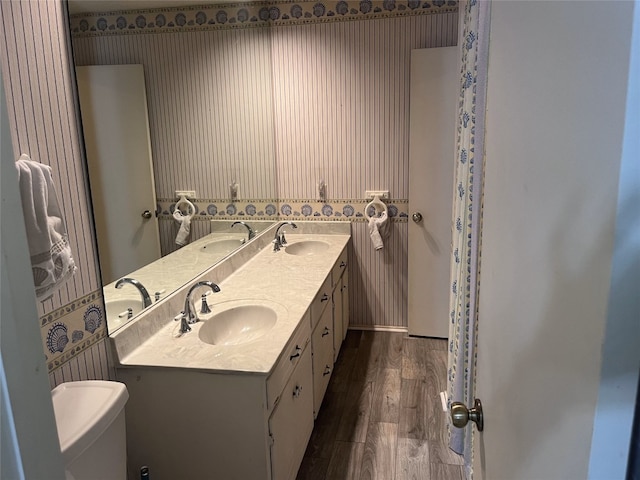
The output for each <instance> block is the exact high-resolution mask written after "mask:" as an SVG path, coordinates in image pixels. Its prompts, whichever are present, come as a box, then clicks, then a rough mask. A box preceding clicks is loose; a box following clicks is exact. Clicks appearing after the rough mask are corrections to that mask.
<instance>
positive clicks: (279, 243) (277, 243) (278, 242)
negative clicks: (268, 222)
mask: <svg viewBox="0 0 640 480" xmlns="http://www.w3.org/2000/svg"><path fill="white" fill-rule="evenodd" d="M285 225H291V227H292V228H298V226H297V225H296V224H295V223H293V222H282V223H281V224H280V225H278V228H276V235H275V238H274V239H273V251H274V252H277V251H279V250H280V247H284V246H285V245H286V244H287V239H286V238H284V233H280V230H282V227H284V226H285Z"/></svg>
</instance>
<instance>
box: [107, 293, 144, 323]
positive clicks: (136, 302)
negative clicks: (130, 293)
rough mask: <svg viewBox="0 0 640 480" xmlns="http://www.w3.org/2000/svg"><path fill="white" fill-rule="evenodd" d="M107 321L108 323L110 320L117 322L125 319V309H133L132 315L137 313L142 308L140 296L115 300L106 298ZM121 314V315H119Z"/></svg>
mask: <svg viewBox="0 0 640 480" xmlns="http://www.w3.org/2000/svg"><path fill="white" fill-rule="evenodd" d="M106 306H107V321H108V322H109V325H111V322H114V324H116V323H117V322H126V321H127V309H129V308H130V309H131V310H132V311H133V316H135V315H137V314H138V313H140V312H141V311H142V310H143V303H142V299H141V298H119V299H117V300H107V301H106ZM120 314H122V316H119V315H120Z"/></svg>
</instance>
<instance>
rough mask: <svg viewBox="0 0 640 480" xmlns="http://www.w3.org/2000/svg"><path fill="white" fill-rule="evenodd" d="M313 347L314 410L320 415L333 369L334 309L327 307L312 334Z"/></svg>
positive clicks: (315, 414) (315, 413)
mask: <svg viewBox="0 0 640 480" xmlns="http://www.w3.org/2000/svg"><path fill="white" fill-rule="evenodd" d="M311 346H312V348H313V411H314V416H315V417H317V416H318V412H319V411H320V405H321V404H322V398H323V397H324V393H325V392H326V391H327V385H328V384H329V378H331V372H332V371H333V309H331V308H326V309H325V310H324V313H323V314H322V316H321V317H320V321H319V322H318V325H317V326H316V329H315V330H314V331H313V334H312V335H311Z"/></svg>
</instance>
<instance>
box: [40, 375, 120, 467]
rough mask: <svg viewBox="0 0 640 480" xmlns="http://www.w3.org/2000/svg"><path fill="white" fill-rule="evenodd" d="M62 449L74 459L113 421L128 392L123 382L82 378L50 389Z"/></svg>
mask: <svg viewBox="0 0 640 480" xmlns="http://www.w3.org/2000/svg"><path fill="white" fill-rule="evenodd" d="M51 398H52V400H53V411H54V413H55V417H56V425H57V427H58V438H59V439H60V450H61V451H62V455H63V456H64V459H65V462H67V463H68V462H70V461H72V460H74V459H75V458H76V457H77V456H78V455H80V454H81V453H82V452H84V450H86V449H87V448H88V447H89V446H91V444H93V442H95V441H96V440H97V439H98V437H100V435H102V434H103V433H104V431H105V430H106V429H107V428H108V427H109V425H111V423H112V422H113V421H114V420H115V418H116V417H117V416H118V414H119V413H120V412H121V411H122V409H123V408H124V405H125V403H127V399H128V398H129V393H128V392H127V387H126V386H125V385H124V383H120V382H111V381H104V380H83V381H80V382H66V383H61V384H60V385H58V386H57V387H56V388H54V389H53V390H52V391H51Z"/></svg>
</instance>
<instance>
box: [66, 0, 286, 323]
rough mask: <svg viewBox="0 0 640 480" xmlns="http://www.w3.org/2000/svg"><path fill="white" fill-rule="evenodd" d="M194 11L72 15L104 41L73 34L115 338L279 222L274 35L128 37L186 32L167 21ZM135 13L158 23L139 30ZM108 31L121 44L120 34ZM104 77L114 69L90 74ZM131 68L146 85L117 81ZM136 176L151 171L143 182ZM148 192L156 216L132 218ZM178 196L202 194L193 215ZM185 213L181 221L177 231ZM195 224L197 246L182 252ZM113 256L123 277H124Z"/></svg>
mask: <svg viewBox="0 0 640 480" xmlns="http://www.w3.org/2000/svg"><path fill="white" fill-rule="evenodd" d="M191 3H195V4H199V5H202V4H203V3H206V2H202V1H201V2H191ZM227 3H229V2H227ZM188 4H189V3H188V2H184V1H183V2H179V1H176V2H173V3H172V2H171V1H167V0H163V1H157V2H149V1H144V2H132V1H122V2H111V1H108V2H97V1H93V0H86V1H85V0H75V1H70V2H69V13H70V15H71V25H72V32H73V23H74V17H75V18H78V17H79V16H82V17H83V18H86V17H87V16H88V17H90V18H93V19H94V20H95V24H94V25H92V28H93V31H94V32H95V34H81V35H78V34H75V35H74V34H73V33H72V48H73V56H74V62H75V66H76V72H77V78H78V85H79V90H80V91H79V99H80V102H79V103H80V108H81V116H82V122H83V130H84V136H85V143H86V151H87V158H88V164H89V168H88V170H89V174H90V184H91V190H92V197H93V204H94V217H95V223H96V229H97V234H98V248H99V256H100V262H101V270H102V277H103V278H102V281H103V285H104V295H105V303H106V305H107V323H108V327H109V331H110V332H113V331H114V330H115V329H116V328H118V327H119V326H121V325H123V324H125V323H126V321H128V320H129V319H131V318H133V317H134V316H135V315H136V314H137V313H139V311H141V310H142V309H143V308H144V307H145V304H148V301H145V296H146V294H148V298H149V300H150V301H151V302H154V301H156V300H158V299H162V298H164V297H166V296H167V295H169V294H170V293H172V292H173V291H175V290H176V289H177V288H179V287H181V286H183V285H184V284H185V283H187V282H189V281H190V280H191V279H193V278H194V277H195V276H196V275H198V274H199V273H201V272H202V271H203V270H205V269H206V268H209V267H210V266H212V265H213V264H214V263H216V262H217V261H219V260H221V259H222V258H224V257H226V256H227V255H228V254H229V253H231V252H232V251H234V250H235V249H236V248H237V247H240V246H242V245H244V244H245V243H246V242H247V241H248V240H250V239H251V238H253V233H254V232H255V233H259V232H261V231H263V230H265V229H266V228H267V227H268V226H269V225H271V224H272V223H273V221H274V220H275V218H276V216H277V208H276V205H277V203H276V201H275V199H276V198H277V181H276V165H275V147H274V138H273V135H274V133H273V132H274V124H273V123H274V114H273V104H272V94H273V88H272V77H273V75H272V71H271V68H272V62H271V46H270V34H269V27H267V26H264V27H260V26H256V27H255V28H243V29H220V30H201V31H197V32H193V31H189V30H188V29H183V30H181V31H170V32H166V33H165V32H162V33H156V34H139V33H140V32H137V33H138V34H136V33H131V34H126V28H128V27H129V25H128V24H127V25H122V24H121V23H120V22H122V21H125V20H124V19H125V18H127V19H130V18H135V22H136V24H137V25H138V26H140V25H141V24H142V23H144V24H145V25H146V26H148V27H151V28H152V27H153V26H154V24H155V26H157V27H161V26H162V25H163V22H175V21H178V22H179V21H180V18H179V16H177V14H176V12H175V11H170V10H169V11H167V10H166V9H167V8H170V7H172V6H179V7H181V8H186V9H189V7H188ZM159 7H162V8H163V9H165V10H164V11H165V13H158V12H159V10H158V8H159ZM123 8H126V10H123ZM134 8H135V9H141V8H143V9H146V8H153V9H154V10H153V11H152V10H148V11H147V13H145V10H138V11H137V12H136V15H135V16H133V17H132V15H131V14H130V13H127V12H130V11H131V9H134ZM94 13H95V14H97V13H99V15H92V14H94ZM192 13H194V14H195V11H194V12H192ZM217 20H218V21H220V20H222V19H220V18H218V19H217ZM128 21H129V20H127V22H128ZM185 21H186V20H185ZM201 21H202V22H204V21H206V20H204V19H202V18H200V17H198V16H197V15H196V22H201ZM125 27H126V28H125ZM88 28H89V29H90V28H91V27H88ZM110 28H111V29H119V34H112V35H109V34H108V33H109V29H110ZM122 30H125V32H122ZM76 33H77V31H76ZM84 33H87V32H84ZM95 65H99V66H103V67H100V68H98V69H96V70H93V68H94V67H89V66H95ZM122 65H126V66H130V67H133V66H135V65H137V70H138V74H139V75H138V76H137V77H132V76H128V75H129V73H126V75H127V76H124V77H123V75H124V74H122V73H121V72H120V71H119V70H114V69H116V68H117V67H116V66H122ZM134 69H135V68H134ZM127 70H130V69H127ZM114 71H115V72H116V73H114ZM118 82H119V83H118ZM136 109H137V111H136ZM140 109H142V113H140ZM145 109H146V111H145ZM101 122H103V123H101ZM104 122H106V123H104ZM145 122H146V125H144V124H145ZM105 125H106V126H105ZM131 142H133V143H131ZM147 154H148V159H145V158H143V157H145V156H146V155H147ZM122 160H123V161H122ZM121 161H122V162H121ZM96 162H97V163H96ZM119 162H120V163H122V165H121V166H120V167H118V165H117V164H118V163H119ZM145 162H146V163H145ZM134 163H135V164H142V167H141V168H137V169H136V170H134V165H133V164H134ZM133 171H136V172H138V173H135V174H132V173H131V172H133ZM107 177H110V179H109V178H107ZM108 180H110V182H111V183H110V184H109V185H110V186H107V187H105V186H104V185H103V183H102V182H106V181H108ZM144 185H146V186H147V188H149V185H150V186H151V187H150V188H151V189H152V191H153V194H154V195H155V198H154V199H153V201H152V204H151V205H149V202H147V203H146V204H145V206H144V207H135V208H134V207H131V205H133V202H134V199H131V198H129V197H130V196H132V195H133V196H139V194H140V193H141V192H142V190H143V186H144ZM179 191H187V192H189V191H190V192H195V195H194V197H192V198H188V200H189V201H190V202H191V204H192V205H193V206H194V210H191V207H190V206H189V204H188V203H186V202H183V203H180V202H178V200H179V196H178V195H177V192H179ZM176 204H178V205H177V208H178V209H179V210H180V211H181V213H182V214H184V215H183V218H182V219H181V218H178V219H176V218H174V215H173V212H174V211H175V209H176ZM147 205H148V206H147ZM125 212H131V213H132V219H131V222H132V227H129V228H130V233H128V234H127V235H125V236H124V238H122V235H121V236H120V237H118V235H114V234H120V233H122V232H123V231H124V229H125V228H128V227H126V226H125V219H124V213H125ZM186 215H192V216H191V218H190V221H189V227H190V236H189V243H188V245H186V246H183V247H179V243H181V242H179V241H178V240H179V233H180V227H181V225H182V221H183V220H184V216H186ZM178 217H180V215H178ZM108 219H110V223H107V220H108ZM238 221H242V222H243V224H242V226H240V225H239V224H238V223H237V222H238ZM234 223H235V225H234ZM148 230H153V231H154V233H155V234H157V237H156V238H157V240H156V245H157V248H158V253H154V248H153V241H152V242H151V244H152V246H151V247H148V246H144V245H145V244H143V240H144V239H143V237H145V235H146V233H145V232H146V231H148ZM111 236H114V237H115V238H114V239H111V240H109V239H108V238H107V237H111ZM250 237H251V238H250ZM133 244H135V245H133ZM134 248H139V249H140V253H134V250H133V249H134ZM112 257H113V258H116V259H118V258H119V259H120V263H121V264H122V265H120V266H114V267H112V266H111V260H110V259H111V258H112ZM129 266H130V268H127V267H129ZM122 278H128V279H133V280H126V281H125V282H122V281H121V279H122ZM140 285H142V286H143V289H141V288H140ZM116 286H117V287H119V288H116ZM145 291H146V293H145ZM141 292H142V293H141Z"/></svg>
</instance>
